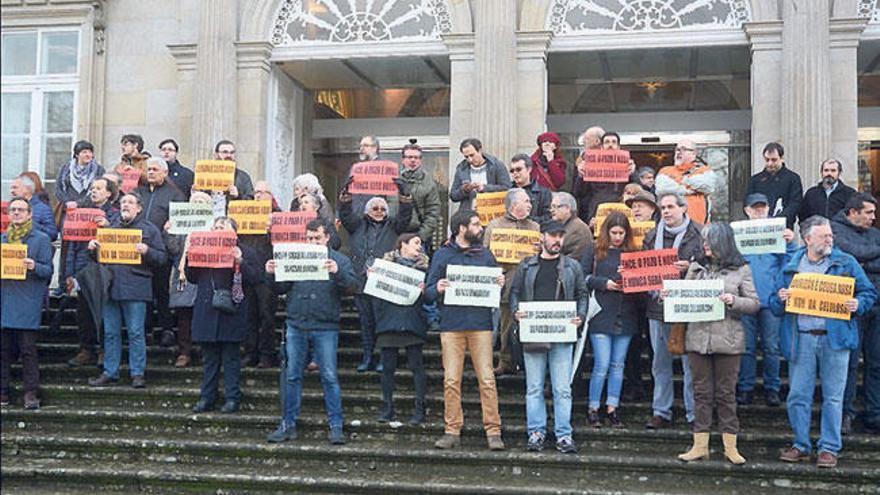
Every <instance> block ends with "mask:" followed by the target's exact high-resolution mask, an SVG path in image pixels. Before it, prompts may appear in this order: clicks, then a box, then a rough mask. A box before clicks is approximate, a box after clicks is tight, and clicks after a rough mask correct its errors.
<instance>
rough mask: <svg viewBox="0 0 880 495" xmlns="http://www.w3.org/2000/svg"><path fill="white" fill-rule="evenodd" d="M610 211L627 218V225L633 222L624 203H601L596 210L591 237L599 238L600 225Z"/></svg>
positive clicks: (629, 211)
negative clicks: (594, 226)
mask: <svg viewBox="0 0 880 495" xmlns="http://www.w3.org/2000/svg"><path fill="white" fill-rule="evenodd" d="M612 211H619V212H621V213H623V214H624V215H626V216H627V217H628V218H629V223H630V224H632V222H633V214H632V210H630V209H629V206H626V204H625V203H602V204H600V205H599V206H598V207H597V208H596V228H594V229H593V237H596V238H598V237H599V231H601V230H602V223H604V222H605V219H606V218H607V217H608V215H610V214H611V212H612Z"/></svg>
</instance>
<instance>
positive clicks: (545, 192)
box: [509, 153, 550, 225]
mask: <svg viewBox="0 0 880 495" xmlns="http://www.w3.org/2000/svg"><path fill="white" fill-rule="evenodd" d="M509 170H510V180H511V181H512V182H513V187H519V188H520V189H522V190H523V191H525V192H526V193H528V195H529V198H530V199H531V202H532V213H531V218H532V220H534V221H535V222H537V223H538V225H541V224H543V223H544V222H545V221H547V220H548V219H549V218H550V190H549V189H547V188H546V187H544V186H542V185H540V184H538V183H537V182H532V159H531V157H529V155H526V154H525V153H518V154H516V155H514V156H513V158H511V159H510V169H509Z"/></svg>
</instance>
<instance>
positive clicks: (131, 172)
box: [119, 166, 143, 193]
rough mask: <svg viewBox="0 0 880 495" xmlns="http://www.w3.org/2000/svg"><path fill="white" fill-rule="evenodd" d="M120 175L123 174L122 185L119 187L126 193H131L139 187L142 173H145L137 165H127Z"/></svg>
mask: <svg viewBox="0 0 880 495" xmlns="http://www.w3.org/2000/svg"><path fill="white" fill-rule="evenodd" d="M120 175H121V176H122V185H120V186H119V188H120V189H121V190H122V192H124V193H130V192H132V191H134V190H135V189H137V186H138V185H139V184H140V181H141V175H143V172H141V169H139V168H137V167H131V166H129V167H126V168H125V170H123V171H122V173H121V174H120Z"/></svg>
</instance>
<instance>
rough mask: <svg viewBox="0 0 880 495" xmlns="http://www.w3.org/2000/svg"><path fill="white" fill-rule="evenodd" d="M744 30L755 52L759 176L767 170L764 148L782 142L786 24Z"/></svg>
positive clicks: (754, 139) (755, 151)
mask: <svg viewBox="0 0 880 495" xmlns="http://www.w3.org/2000/svg"><path fill="white" fill-rule="evenodd" d="M744 28H745V31H746V35H747V36H748V38H749V43H750V45H751V51H752V73H751V94H752V135H751V142H752V158H751V173H752V174H755V173H757V172H759V171H761V170H762V169H763V168H764V159H763V156H762V150H763V149H764V145H766V144H767V143H769V142H771V141H782V121H781V119H780V116H781V115H780V112H781V110H782V22H781V21H764V22H750V23H748V24H746V25H745V26H744ZM786 144H787V143H786Z"/></svg>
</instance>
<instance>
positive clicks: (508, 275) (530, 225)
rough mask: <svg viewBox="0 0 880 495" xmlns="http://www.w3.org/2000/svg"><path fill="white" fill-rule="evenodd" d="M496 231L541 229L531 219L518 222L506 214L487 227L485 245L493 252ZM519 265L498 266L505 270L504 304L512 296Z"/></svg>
mask: <svg viewBox="0 0 880 495" xmlns="http://www.w3.org/2000/svg"><path fill="white" fill-rule="evenodd" d="M495 229H520V230H534V231H535V232H539V231H540V230H541V227H540V226H539V225H538V224H537V223H536V222H535V221H534V220H532V219H531V218H524V219H522V220H517V219H516V218H514V217H513V215H511V214H510V213H506V214H505V215H504V216H503V217H498V218H496V219H494V220H492V221H491V222H489V225H487V226H486V231H485V232H484V233H483V244H484V245H485V246H486V249H488V250H491V248H492V231H493V230H495ZM518 265H519V263H499V264H498V266H500V267H501V268H502V269H503V270H504V290H503V291H502V293H501V302H502V303H507V297H508V295H509V294H510V286H511V285H512V284H513V277H514V275H515V274H516V267H517V266H518Z"/></svg>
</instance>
